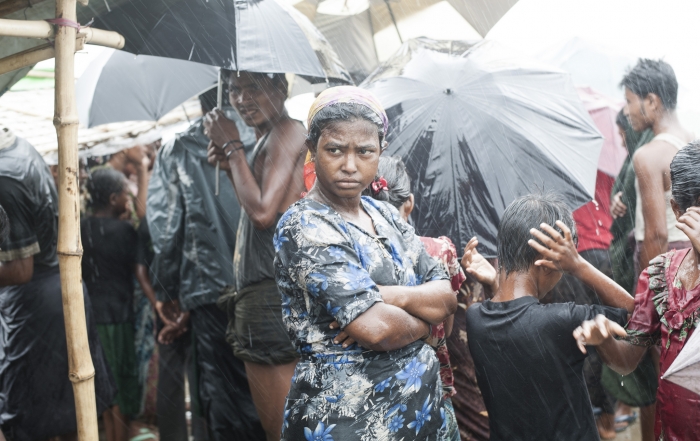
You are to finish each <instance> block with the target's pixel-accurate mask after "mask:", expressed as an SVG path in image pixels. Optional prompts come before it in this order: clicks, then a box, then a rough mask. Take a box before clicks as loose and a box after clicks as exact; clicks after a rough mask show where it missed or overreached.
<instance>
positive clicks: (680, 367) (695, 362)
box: [661, 332, 700, 394]
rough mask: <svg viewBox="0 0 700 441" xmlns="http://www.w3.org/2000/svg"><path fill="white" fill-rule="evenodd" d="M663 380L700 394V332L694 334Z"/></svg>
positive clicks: (667, 370)
mask: <svg viewBox="0 0 700 441" xmlns="http://www.w3.org/2000/svg"><path fill="white" fill-rule="evenodd" d="M661 378H662V379H664V380H666V381H670V382H672V383H676V384H677V385H679V386H682V387H684V388H686V389H688V390H691V391H693V392H695V393H696V394H700V332H693V334H692V335H691V336H690V338H689V339H688V341H687V342H686V343H685V345H683V349H681V352H680V353H679V354H678V357H676V359H675V360H674V361H673V363H671V366H669V367H668V369H666V373H665V374H664V375H663V376H662V377H661Z"/></svg>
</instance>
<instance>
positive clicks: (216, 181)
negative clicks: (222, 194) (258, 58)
mask: <svg viewBox="0 0 700 441" xmlns="http://www.w3.org/2000/svg"><path fill="white" fill-rule="evenodd" d="M223 75H224V74H223V72H222V70H221V69H219V81H218V84H217V86H216V107H217V108H218V109H219V110H221V107H222V104H223V101H224V97H223V93H224V87H223V86H224V77H223ZM220 170H221V161H216V176H214V196H218V195H219V171H220Z"/></svg>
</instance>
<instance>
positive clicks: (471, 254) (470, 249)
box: [461, 237, 498, 292]
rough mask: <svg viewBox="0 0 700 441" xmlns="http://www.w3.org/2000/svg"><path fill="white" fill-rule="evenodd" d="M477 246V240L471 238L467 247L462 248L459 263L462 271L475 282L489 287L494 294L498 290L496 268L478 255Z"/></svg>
mask: <svg viewBox="0 0 700 441" xmlns="http://www.w3.org/2000/svg"><path fill="white" fill-rule="evenodd" d="M477 245H479V240H478V239H477V238H476V237H472V238H471V240H470V241H469V243H468V244H467V246H466V247H464V256H463V257H462V261H461V265H462V269H463V270H464V272H466V273H467V274H471V275H472V276H473V277H474V278H475V279H476V281H477V282H479V283H481V284H482V285H488V286H490V287H491V289H492V290H493V291H494V292H495V291H496V290H497V289H498V273H497V272H496V268H494V267H493V265H491V264H490V263H489V262H488V260H486V259H485V258H484V256H482V255H481V254H479V252H478V251H477V250H476V246H477Z"/></svg>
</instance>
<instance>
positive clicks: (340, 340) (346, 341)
mask: <svg viewBox="0 0 700 441" xmlns="http://www.w3.org/2000/svg"><path fill="white" fill-rule="evenodd" d="M328 327H329V328H331V329H338V328H339V327H340V324H339V323H338V322H337V321H333V323H331V324H330V325H328ZM333 343H334V344H336V345H340V344H342V345H343V348H347V347H348V346H350V345H351V344H353V343H355V340H354V339H353V338H352V337H350V336H349V335H348V333H347V332H345V331H340V332H339V333H338V335H336V336H335V338H334V339H333Z"/></svg>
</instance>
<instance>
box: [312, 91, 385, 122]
mask: <svg viewBox="0 0 700 441" xmlns="http://www.w3.org/2000/svg"><path fill="white" fill-rule="evenodd" d="M336 103H353V104H360V105H362V106H365V107H367V108H368V109H370V110H371V111H373V112H374V113H376V114H377V116H378V117H379V119H380V120H381V121H382V124H384V133H386V131H387V129H388V128H389V119H388V118H387V116H386V112H385V111H384V108H383V107H382V105H381V104H380V103H379V100H378V99H377V97H376V96H374V94H373V93H372V92H370V91H369V90H366V89H361V88H359V87H355V86H337V87H331V88H328V89H326V90H324V91H323V92H321V93H320V94H319V95H318V97H316V100H315V101H314V103H313V104H312V105H311V109H309V119H308V120H307V123H308V127H311V122H312V121H313V120H314V117H315V116H316V114H318V112H320V111H321V109H323V108H324V107H327V106H330V105H331V104H336Z"/></svg>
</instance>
